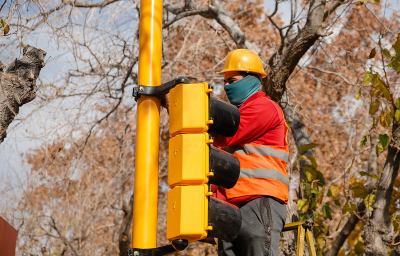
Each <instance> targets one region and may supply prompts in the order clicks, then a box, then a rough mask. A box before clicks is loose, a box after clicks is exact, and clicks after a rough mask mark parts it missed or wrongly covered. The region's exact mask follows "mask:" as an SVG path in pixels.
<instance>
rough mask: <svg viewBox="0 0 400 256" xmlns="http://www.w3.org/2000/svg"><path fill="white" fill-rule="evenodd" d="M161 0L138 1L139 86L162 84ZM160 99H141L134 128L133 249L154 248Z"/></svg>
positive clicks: (155, 243) (155, 241) (155, 237)
mask: <svg viewBox="0 0 400 256" xmlns="http://www.w3.org/2000/svg"><path fill="white" fill-rule="evenodd" d="M161 47H162V0H141V1H140V42H139V85H146V86H158V85H160V84H161ZM159 130H160V100H159V99H158V98H155V97H146V96H141V97H140V99H139V100H138V109H137V128H136V171H135V191H134V203H133V227H132V247H133V248H140V249H147V248H155V247H156V246H157V206H158V200H157V199H158V150H159Z"/></svg>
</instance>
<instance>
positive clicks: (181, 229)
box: [167, 184, 212, 242]
mask: <svg viewBox="0 0 400 256" xmlns="http://www.w3.org/2000/svg"><path fill="white" fill-rule="evenodd" d="M208 193H209V192H208V186H207V184H205V185H198V186H176V187H174V188H173V189H171V190H170V191H168V211H167V223H168V225H169V227H173V228H168V227H167V238H168V239H169V240H174V239H186V240H188V241H189V242H192V241H197V240H201V239H204V238H206V237H207V231H208V230H211V229H212V227H211V226H209V225H208V211H204V209H208V199H207V196H208V195H209V194H208ZM211 195H212V192H211Z"/></svg>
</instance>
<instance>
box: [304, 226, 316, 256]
mask: <svg viewBox="0 0 400 256" xmlns="http://www.w3.org/2000/svg"><path fill="white" fill-rule="evenodd" d="M306 241H307V246H308V252H309V253H310V256H317V252H316V251H315V245H314V237H313V234H312V231H311V230H310V229H309V228H308V229H307V231H306Z"/></svg>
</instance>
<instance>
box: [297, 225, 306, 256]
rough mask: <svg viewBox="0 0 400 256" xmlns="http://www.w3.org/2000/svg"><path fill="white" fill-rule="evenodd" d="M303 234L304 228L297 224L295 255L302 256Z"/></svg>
mask: <svg viewBox="0 0 400 256" xmlns="http://www.w3.org/2000/svg"><path fill="white" fill-rule="evenodd" d="M304 236H305V230H304V227H303V225H299V227H298V231H297V254H296V255H297V256H303V255H304Z"/></svg>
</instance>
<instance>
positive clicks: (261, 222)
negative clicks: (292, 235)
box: [218, 197, 286, 256]
mask: <svg viewBox="0 0 400 256" xmlns="http://www.w3.org/2000/svg"><path fill="white" fill-rule="evenodd" d="M267 204H269V207H268V205H267ZM268 208H269V209H270V210H269V209H268ZM240 212H241V213H242V226H241V228H240V232H239V235H238V237H237V238H236V239H235V240H233V241H231V242H225V241H222V240H219V241H218V255H219V256H278V255H279V250H280V249H279V240H280V236H281V231H282V229H283V226H284V225H285V219H286V204H285V203H283V202H279V201H278V200H275V199H274V198H273V197H259V198H256V199H254V200H252V201H250V202H248V203H246V204H244V205H242V206H240ZM269 214H270V215H269ZM270 222H272V223H270ZM269 234H270V239H269V238H268V235H269ZM267 247H269V248H267Z"/></svg>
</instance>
